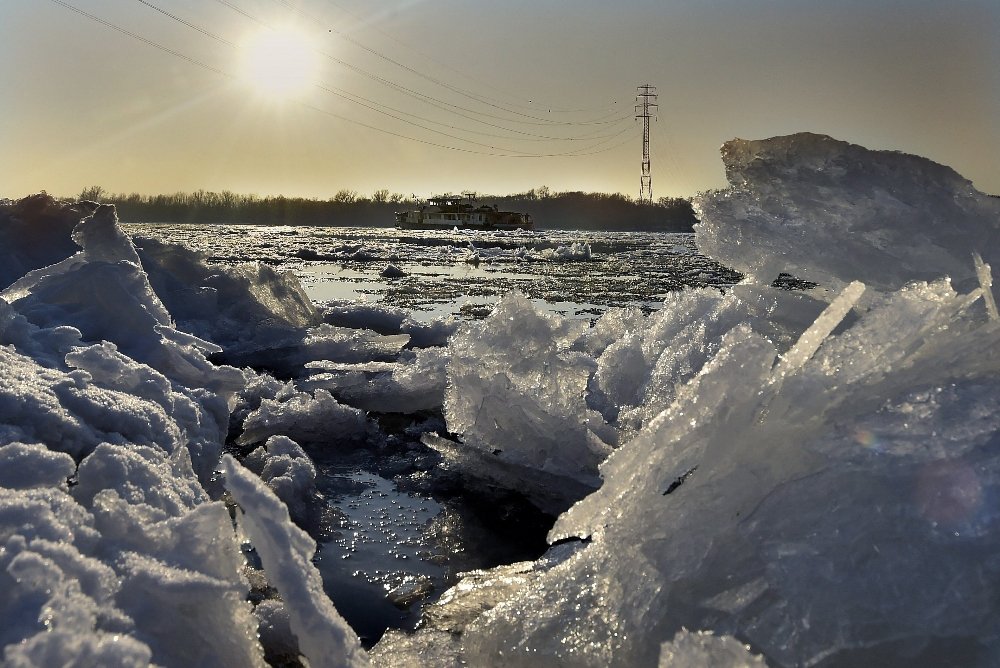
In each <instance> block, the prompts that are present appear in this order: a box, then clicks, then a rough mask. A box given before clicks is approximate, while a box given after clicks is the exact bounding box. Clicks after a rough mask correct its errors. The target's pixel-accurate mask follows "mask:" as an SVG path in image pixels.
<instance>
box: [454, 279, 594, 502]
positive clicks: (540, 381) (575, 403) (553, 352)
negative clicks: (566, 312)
mask: <svg viewBox="0 0 1000 668" xmlns="http://www.w3.org/2000/svg"><path fill="white" fill-rule="evenodd" d="M582 327H586V324H585V323H583V324H579V323H572V322H569V321H567V320H564V319H561V318H559V317H558V316H550V315H547V314H544V313H542V312H541V311H539V310H538V309H536V308H535V307H534V306H533V305H532V304H531V302H530V301H529V300H528V299H527V298H526V297H525V296H524V295H521V294H519V293H514V292H512V293H509V294H507V295H506V296H505V297H504V298H503V299H502V300H501V301H500V303H499V304H498V305H497V307H496V309H494V311H493V313H491V314H490V316H489V317H488V318H486V320H484V321H482V322H481V323H470V324H467V325H465V326H464V327H463V328H462V329H461V330H460V331H459V333H458V334H456V335H455V336H454V337H453V338H452V339H451V342H450V350H451V359H450V361H449V362H448V387H447V390H446V392H445V404H444V407H445V417H446V419H447V421H448V428H449V430H451V431H453V432H455V433H458V434H460V435H461V436H462V439H463V441H464V442H465V444H466V445H468V446H469V447H472V448H476V449H478V450H480V451H482V452H485V453H492V456H494V457H495V458H496V459H497V461H499V462H504V463H506V464H511V465H514V466H521V467H528V468H531V469H537V470H540V471H543V472H545V473H547V474H549V475H554V476H562V477H566V478H569V479H571V480H573V481H575V482H577V483H580V484H583V485H590V486H596V485H597V484H598V479H597V465H598V463H600V461H601V460H603V459H604V457H605V456H606V455H607V453H608V451H609V446H608V445H607V443H605V442H604V441H603V440H601V438H600V437H599V436H598V435H597V433H596V432H600V431H602V430H603V428H604V427H606V425H605V423H604V420H603V419H602V418H601V417H600V415H599V414H597V413H596V412H595V411H592V410H591V409H590V408H589V407H588V406H587V404H586V401H585V398H584V397H585V393H586V387H587V380H588V378H589V377H590V374H591V373H592V371H593V365H594V362H593V359H592V358H590V357H589V356H587V355H584V354H582V353H575V352H571V351H570V350H569V346H570V345H571V344H572V342H573V341H574V340H575V339H576V338H577V337H578V336H579V334H580V333H581V331H582V329H581V328H582Z"/></svg>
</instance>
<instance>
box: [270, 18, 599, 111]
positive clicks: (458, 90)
mask: <svg viewBox="0 0 1000 668" xmlns="http://www.w3.org/2000/svg"><path fill="white" fill-rule="evenodd" d="M272 1H273V2H275V3H277V4H279V5H281V6H283V7H286V8H287V9H290V10H291V11H293V12H295V13H296V14H299V15H300V16H304V17H305V18H307V19H309V20H310V21H312V22H313V23H316V24H317V25H319V26H321V27H325V28H327V30H328V32H330V33H333V34H335V35H337V36H338V37H340V38H341V39H343V40H344V41H346V42H348V43H350V44H353V45H354V46H356V47H358V48H359V49H361V50H363V51H366V52H368V53H370V54H372V55H373V56H375V57H377V58H380V59H382V60H384V61H386V62H388V63H391V64H393V65H395V66H396V67H399V68H401V69H403V70H405V71H407V72H409V73H411V74H413V75H415V76H418V77H420V78H421V79H425V80H426V81H429V82H431V83H433V84H436V85H438V86H441V87H442V88H446V89H448V90H450V91H452V92H453V93H457V94H458V95H461V96H463V97H467V98H469V99H471V100H475V101H476V102H479V103H480V104H483V105H486V106H488V107H493V108H494V109H499V110H501V111H505V112H507V113H508V114H513V115H515V116H520V117H522V118H527V119H530V120H532V121H537V122H538V124H541V125H589V124H590V123H591V122H592V121H571V122H564V121H554V120H552V119H550V118H542V117H539V116H533V115H531V114H526V113H523V112H520V111H516V110H514V109H509V108H507V107H505V106H503V105H501V104H496V103H494V102H491V101H489V99H488V98H484V97H483V96H480V95H478V94H476V93H473V92H472V91H468V90H466V89H464V88H460V87H458V86H454V85H452V84H450V83H448V82H447V81H443V80H442V79H439V78H437V77H434V76H431V75H429V74H424V73H423V72H420V71H419V70H416V69H414V68H412V67H410V66H409V65H406V64H405V63H401V62H399V61H398V60H396V59H395V58H391V57H390V56H387V55H385V54H384V53H381V52H379V51H377V50H375V49H372V48H371V47H369V46H367V45H365V44H363V43H361V42H359V41H358V40H356V39H354V38H353V37H351V36H349V35H347V34H345V33H344V32H343V31H341V30H338V29H337V28H335V27H331V25H330V23H329V22H326V21H323V20H322V19H320V18H318V17H316V16H313V15H312V14H310V13H309V12H306V11H303V10H302V9H300V8H298V7H296V6H295V5H293V4H291V3H290V2H289V1H288V0H272ZM445 104H447V103H445ZM503 120H508V121H512V122H524V121H514V120H513V119H503Z"/></svg>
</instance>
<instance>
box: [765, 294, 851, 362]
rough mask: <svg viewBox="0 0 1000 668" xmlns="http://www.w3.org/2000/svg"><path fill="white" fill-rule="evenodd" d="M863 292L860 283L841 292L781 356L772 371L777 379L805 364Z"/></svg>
mask: <svg viewBox="0 0 1000 668" xmlns="http://www.w3.org/2000/svg"><path fill="white" fill-rule="evenodd" d="M864 291H865V286H864V284H862V283H859V282H857V281H854V282H853V283H851V284H850V285H848V286H847V287H846V288H845V289H844V291H843V292H841V293H840V294H839V295H838V296H837V298H836V299H834V300H833V302H831V303H830V306H829V307H828V308H827V309H826V310H825V311H823V314H822V315H821V316H820V317H818V318H817V319H816V322H814V323H813V324H812V325H811V326H810V327H809V329H807V330H806V331H805V332H804V333H803V334H802V336H801V337H800V338H799V340H798V341H797V342H796V344H795V345H794V346H792V349H791V350H789V351H788V352H787V353H785V354H784V355H782V356H781V361H780V362H779V363H778V366H777V367H776V368H775V370H774V375H775V377H777V378H780V377H782V376H785V375H786V374H788V373H791V372H792V371H795V370H796V369H797V368H799V367H800V366H802V365H803V364H805V363H806V362H807V361H808V360H809V358H810V357H812V355H813V353H815V352H816V350H817V349H818V348H819V347H820V345H821V344H822V343H823V340H824V339H825V338H826V337H827V336H829V335H830V332H832V331H833V330H834V328H835V327H836V326H837V325H839V324H840V322H841V320H843V319H844V316H846V315H847V314H848V313H849V312H850V310H851V309H852V308H853V307H854V305H855V304H856V303H857V301H858V299H860V298H861V295H862V294H863V293H864Z"/></svg>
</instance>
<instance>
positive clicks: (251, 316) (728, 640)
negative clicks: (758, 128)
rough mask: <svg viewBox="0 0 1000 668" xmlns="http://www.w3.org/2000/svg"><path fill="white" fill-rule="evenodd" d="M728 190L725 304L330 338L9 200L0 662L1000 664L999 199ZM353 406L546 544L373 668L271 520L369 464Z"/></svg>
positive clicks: (523, 316)
mask: <svg viewBox="0 0 1000 668" xmlns="http://www.w3.org/2000/svg"><path fill="white" fill-rule="evenodd" d="M723 159H724V162H725V164H726V170H727V176H728V178H729V181H730V184H731V186H730V187H729V188H728V189H726V190H723V191H717V192H713V193H704V194H702V195H701V196H700V198H699V201H698V209H699V212H700V216H701V223H700V224H699V226H698V230H697V237H696V239H697V243H698V246H699V248H700V250H701V251H702V252H703V253H708V254H710V255H712V256H713V257H715V258H716V259H719V260H720V261H722V262H723V263H725V264H728V265H730V266H733V267H735V268H737V269H739V270H740V271H743V272H744V273H746V275H747V278H746V280H745V281H743V282H741V283H739V284H737V285H733V286H729V287H727V288H726V289H725V290H717V289H709V288H687V289H684V290H679V291H676V292H672V293H670V294H669V295H667V296H666V297H665V298H664V301H663V304H662V307H661V308H659V309H658V310H656V311H655V312H653V313H649V314H644V313H643V312H641V311H639V310H637V309H611V310H608V311H607V312H605V313H604V314H603V315H602V316H601V317H600V318H598V319H597V321H596V322H595V323H594V324H593V326H591V325H590V323H589V322H587V321H586V320H579V319H575V318H569V317H561V316H558V315H553V314H551V313H546V312H544V311H542V310H540V309H539V308H538V307H537V306H536V305H535V304H534V303H533V302H532V301H531V300H530V299H528V298H527V297H526V296H525V295H524V294H521V293H518V292H516V291H513V292H509V293H508V294H507V295H506V296H505V297H503V298H502V299H501V300H500V301H499V302H498V304H497V305H496V307H495V308H494V310H493V312H492V313H491V314H490V315H489V316H488V317H486V318H485V319H484V320H482V321H478V322H466V323H462V324H459V323H457V322H455V321H448V320H438V321H434V322H432V323H430V324H428V325H420V324H419V323H417V322H416V321H414V320H413V319H412V318H410V317H409V316H408V314H406V313H405V312H401V311H398V310H393V309H390V308H387V307H381V306H372V305H367V306H362V305H348V304H327V305H321V306H320V307H319V308H317V307H315V306H314V305H312V304H311V303H310V302H309V300H308V299H307V298H306V296H305V293H304V292H303V290H302V288H301V286H300V285H299V284H298V281H297V280H296V279H295V278H294V277H293V276H292V275H291V274H287V273H285V274H283V273H280V272H277V271H275V270H273V269H271V268H269V267H265V266H263V265H240V266H235V267H223V266H216V265H212V264H211V263H210V262H209V261H208V260H207V258H206V256H204V255H201V254H199V253H196V252H194V251H189V250H186V249H183V248H180V247H178V246H172V245H168V244H163V243H161V242H157V241H154V240H152V239H146V238H140V239H138V240H137V241H136V243H134V244H133V242H132V241H131V240H130V239H129V238H128V237H127V236H126V235H125V234H124V233H123V232H122V231H121V229H120V227H119V226H118V225H117V221H116V215H115V211H114V208H113V207H109V206H104V205H98V204H96V203H86V202H82V203H77V204H72V205H69V204H60V203H58V202H56V201H55V200H53V199H52V198H50V197H48V196H45V195H38V196H34V197H31V198H27V199H25V200H22V201H20V202H15V203H10V202H5V203H0V285H3V286H4V288H3V290H2V292H0V376H2V377H3V378H4V383H2V384H0V615H2V619H3V621H4V624H2V625H0V648H2V650H0V651H2V653H3V662H4V665H11V666H38V665H82V666H86V665H93V666H97V665H124V666H128V665H135V666H140V665H141V666H145V665H163V666H262V665H265V657H267V658H268V659H271V660H277V661H292V660H295V659H296V658H297V656H298V655H299V654H301V655H302V656H303V657H304V661H305V662H307V663H308V665H311V666H321V665H336V666H364V665H368V664H369V662H370V661H374V662H375V663H377V664H379V665H389V666H403V665H417V664H420V663H425V664H429V665H436V666H450V665H484V666H491V665H501V664H502V665H505V666H537V665H567V666H606V665H630V666H631V665H634V666H657V665H660V666H667V665H670V666H675V665H676V666H700V665H719V666H758V665H765V662H767V663H769V664H771V665H820V666H837V665H940V664H941V663H950V664H953V665H992V664H995V663H996V658H997V657H998V656H1000V632H998V630H997V629H1000V610H998V609H997V606H996V601H997V597H998V595H1000V562H998V560H997V559H996V557H995V555H997V554H1000V534H998V532H997V527H998V526H1000V511H998V509H997V507H996V504H995V503H994V500H995V499H996V498H997V495H998V494H1000V459H998V457H997V454H996V450H997V444H998V443H1000V441H998V434H1000V415H998V413H997V411H996V410H995V408H996V398H997V397H998V396H1000V353H998V352H997V351H1000V317H998V315H997V308H996V301H995V298H994V295H993V292H992V284H993V276H992V272H991V269H990V264H993V265H994V266H995V264H996V262H997V258H996V257H994V256H995V255H996V253H997V250H996V249H997V248H998V247H1000V246H998V244H997V243H996V242H997V239H996V230H997V225H998V216H1000V202H998V200H996V199H995V198H988V197H986V196H984V195H982V194H981V193H978V192H976V191H975V190H974V189H973V188H972V186H971V185H970V184H969V182H968V181H966V180H965V179H963V178H962V177H960V176H959V175H957V174H956V173H954V172H953V171H952V170H950V169H949V168H946V167H943V166H941V165H937V164H935V163H932V162H930V161H927V160H924V159H922V158H918V157H915V156H909V155H905V154H899V153H890V152H884V151H882V152H880V151H869V150H867V149H863V148H861V147H858V146H853V145H850V144H846V143H844V142H839V141H836V140H833V139H830V138H828V137H822V136H819V135H811V134H799V135H792V136H789V137H778V138H774V139H769V140H761V141H744V140H733V141H731V142H728V143H727V144H726V146H725V147H724V149H723ZM675 245H676V244H675V242H673V241H671V242H669V244H668V247H674V246H675ZM360 250H361V249H359V248H358V249H353V250H351V252H352V253H354V252H356V251H360ZM550 250H552V253H551V254H552V257H551V258H550V259H551V260H556V259H558V258H557V257H556V256H559V255H562V256H566V257H565V258H564V259H578V260H584V259H587V258H591V259H592V255H591V252H590V248H589V246H586V247H584V246H583V245H580V246H568V247H567V246H563V247H561V248H560V247H557V248H555V249H550ZM469 252H475V253H476V254H477V256H480V257H481V258H482V259H483V261H488V259H489V257H490V255H491V253H493V252H494V250H493V249H489V248H485V247H484V248H471V247H470V249H469ZM496 252H503V253H508V254H510V253H515V254H516V253H522V252H523V256H524V258H525V259H528V257H529V255H530V254H529V253H528V252H527V251H523V249H520V250H518V249H514V250H511V249H498V250H496ZM459 259H460V258H459ZM781 272H788V273H790V274H792V275H793V276H795V277H796V278H800V279H805V280H810V281H814V282H816V283H818V284H819V285H818V286H817V287H815V288H813V289H809V290H806V291H790V290H785V289H779V288H776V287H773V286H772V285H771V281H772V280H773V279H774V278H775V277H776V276H777V275H778V274H779V273H781ZM223 362H226V363H228V364H249V363H251V362H253V364H254V365H255V366H256V367H258V368H259V367H267V368H269V369H270V370H271V371H272V372H273V374H274V375H268V374H266V373H263V372H261V371H257V370H252V369H249V368H242V369H240V368H236V367H234V366H227V365H226V364H224V363H223ZM369 411H370V412H374V413H393V414H397V416H396V417H398V416H399V415H402V414H410V415H414V416H421V419H424V418H426V414H431V415H433V414H434V413H435V412H436V411H441V413H440V415H443V417H444V419H445V422H446V428H444V429H442V430H441V433H439V434H430V433H428V434H424V435H423V437H422V439H421V440H422V442H423V443H424V444H425V445H426V446H427V447H428V448H430V449H431V450H434V451H437V452H438V453H440V456H441V464H440V466H441V467H442V468H444V469H449V470H452V471H457V472H458V473H459V474H460V475H458V476H445V477H446V478H447V479H448V480H450V481H452V482H451V483H450V484H456V485H457V484H461V485H463V486H465V490H464V491H465V492H466V493H469V494H476V495H486V498H487V499H489V498H491V497H490V496H489V495H490V494H495V493H497V492H498V490H499V491H500V492H502V493H509V492H514V493H517V494H520V495H522V496H523V497H524V498H526V499H528V500H529V501H531V502H532V503H534V504H535V505H536V506H537V507H538V508H539V509H541V510H542V511H543V512H546V513H549V514H551V515H552V516H553V517H555V520H554V524H553V526H552V529H551V531H550V532H549V535H548V540H549V542H550V544H551V547H550V549H549V551H548V552H547V553H546V554H545V555H543V556H542V557H541V558H540V559H538V560H536V561H534V562H521V563H516V564H505V565H501V566H498V567H496V568H492V569H486V570H482V571H475V572H472V573H468V574H465V575H464V576H463V577H462V578H461V579H459V581H458V583H457V584H456V585H455V586H454V587H453V588H452V589H450V590H449V591H447V592H445V593H444V595H443V596H442V598H441V599H440V601H439V602H438V603H436V604H434V605H433V606H430V607H429V608H427V610H426V611H425V615H424V623H423V625H422V627H421V628H420V629H419V630H418V631H417V632H415V633H413V634H404V633H402V632H391V633H388V634H386V636H385V637H384V639H383V640H382V641H381V642H380V643H379V644H378V645H377V646H376V647H375V648H374V650H373V651H372V653H371V655H370V656H369V654H368V653H366V652H365V651H364V650H363V649H362V648H361V644H360V641H359V640H358V637H357V635H356V634H355V633H354V632H353V631H352V630H351V629H350V627H349V626H348V625H347V624H346V622H345V621H344V619H343V618H342V617H341V616H340V614H339V613H338V612H337V610H336V608H335V605H334V604H335V602H333V601H331V600H330V599H329V598H328V597H327V595H326V594H325V593H324V590H323V583H322V580H321V578H320V574H319V572H318V571H317V569H316V568H315V566H314V565H313V564H312V562H311V559H312V557H313V554H314V552H315V549H316V544H315V542H314V541H313V539H312V538H310V537H309V536H308V535H307V534H306V533H305V532H303V531H302V530H301V529H299V528H298V527H297V526H296V525H295V524H294V523H293V518H297V519H299V520H301V519H302V518H303V517H305V516H306V515H307V514H308V512H309V504H310V503H311V502H312V501H313V499H314V497H315V495H316V485H317V468H316V466H315V464H314V463H313V462H312V460H311V459H310V456H309V454H308V453H316V452H322V451H323V450H324V449H330V448H342V449H344V448H358V447H361V446H362V445H363V444H365V443H366V442H367V440H368V439H374V440H375V442H376V443H377V444H379V445H384V444H385V443H386V442H388V437H386V436H385V434H383V433H381V432H380V431H379V427H378V426H377V423H376V420H374V419H369V416H368V414H367V413H368V412H369ZM393 419H395V417H394V418H393ZM407 419H409V418H407ZM439 419H440V418H439V417H436V418H433V419H429V420H427V421H426V422H424V423H423V424H435V421H436V420H439ZM231 428H232V435H233V436H235V437H236V440H235V443H234V442H230V447H232V448H233V449H234V450H240V449H242V452H243V453H244V463H242V464H241V463H240V462H238V461H237V460H236V459H235V458H234V457H233V456H232V455H228V454H227V455H223V447H224V444H226V443H227V439H228V438H229V437H230V430H231ZM405 429H406V428H405V427H403V428H401V432H402V431H405ZM409 429H411V430H414V429H418V428H417V427H413V426H412V425H411V426H410V427H409ZM393 438H395V436H393ZM379 439H381V440H379ZM407 446H408V447H409V446H412V448H417V447H419V446H418V445H416V444H415V443H408V444H407ZM376 450H377V447H376ZM425 452H426V451H425ZM372 456H373V457H377V454H373V455H372ZM424 456H428V457H429V455H426V454H425V455H424ZM436 473H439V472H435V474H436ZM427 477H428V478H431V477H432V476H430V475H428V476H427ZM455 481H458V482H455ZM387 484H388V483H387ZM258 559H259V561H258ZM258 564H259V566H260V567H261V569H259V570H258V569H257V565H258ZM248 577H249V578H252V579H253V580H254V582H255V583H256V584H255V588H254V592H256V595H255V596H253V597H251V595H250V594H251V584H250V580H248ZM261 583H263V584H261ZM268 587H270V588H273V589H267V588H268ZM265 590H266V591H268V592H270V593H269V594H266V595H265V594H261V592H262V591H265ZM274 591H277V593H278V597H275V595H274V593H273V592H274ZM410 593H411V592H409V591H404V590H399V591H397V592H396V593H395V594H394V595H397V596H408V595H409V594H410ZM261 599H263V600H261ZM251 601H253V602H251ZM254 603H256V605H254Z"/></svg>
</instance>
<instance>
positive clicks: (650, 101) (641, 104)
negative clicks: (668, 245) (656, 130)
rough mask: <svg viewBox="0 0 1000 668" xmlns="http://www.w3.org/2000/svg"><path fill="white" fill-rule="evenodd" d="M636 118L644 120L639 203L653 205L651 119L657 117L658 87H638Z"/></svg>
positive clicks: (647, 85)
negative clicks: (650, 146) (650, 149)
mask: <svg viewBox="0 0 1000 668" xmlns="http://www.w3.org/2000/svg"><path fill="white" fill-rule="evenodd" d="M637 90H638V92H637V94H636V96H635V101H636V105H635V117H636V119H640V118H641V119H642V179H641V180H640V182H639V201H640V202H648V203H649V204H652V203H653V175H652V173H651V172H650V170H649V119H650V118H655V117H656V109H657V108H658V107H659V106H660V105H658V104H657V103H656V97H657V95H656V86H651V85H649V84H643V85H641V86H638V87H637ZM650 110H652V112H650Z"/></svg>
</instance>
